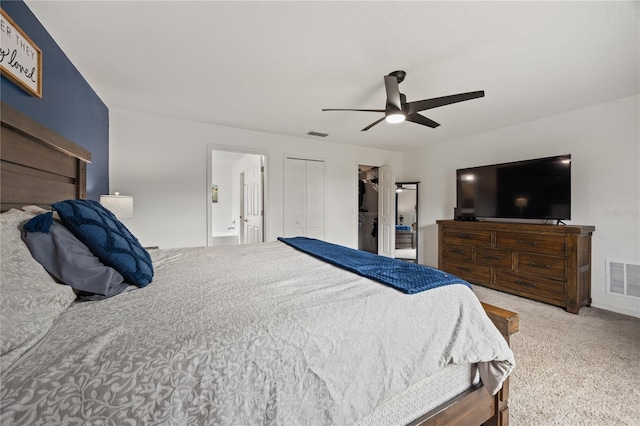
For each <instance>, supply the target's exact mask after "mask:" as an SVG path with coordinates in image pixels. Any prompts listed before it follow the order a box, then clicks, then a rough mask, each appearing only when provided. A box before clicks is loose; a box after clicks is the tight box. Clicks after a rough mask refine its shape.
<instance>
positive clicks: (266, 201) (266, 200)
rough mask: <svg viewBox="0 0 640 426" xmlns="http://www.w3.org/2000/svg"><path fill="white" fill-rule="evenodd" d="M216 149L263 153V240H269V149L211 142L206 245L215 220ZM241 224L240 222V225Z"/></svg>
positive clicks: (207, 154)
mask: <svg viewBox="0 0 640 426" xmlns="http://www.w3.org/2000/svg"><path fill="white" fill-rule="evenodd" d="M214 151H223V152H235V153H238V154H250V155H261V156H262V158H263V167H264V170H263V172H262V235H263V241H266V240H267V235H270V234H269V229H268V226H269V225H268V224H269V221H268V220H267V212H268V211H269V185H268V181H269V179H268V176H269V173H268V171H269V153H268V152H267V151H263V150H259V149H252V148H244V147H238V146H232V145H218V144H212V143H209V144H207V146H206V167H207V170H206V179H207V180H206V182H205V191H204V194H205V198H204V200H205V202H206V224H207V226H206V228H207V235H206V240H205V241H206V245H207V246H210V245H211V232H212V231H213V220H212V217H211V212H212V209H211V180H212V167H213V164H212V163H213V157H212V155H213V152H214ZM239 225H240V224H238V226H239Z"/></svg>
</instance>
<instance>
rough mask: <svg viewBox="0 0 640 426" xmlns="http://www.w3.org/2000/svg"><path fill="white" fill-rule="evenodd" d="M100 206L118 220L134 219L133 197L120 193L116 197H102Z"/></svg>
mask: <svg viewBox="0 0 640 426" xmlns="http://www.w3.org/2000/svg"><path fill="white" fill-rule="evenodd" d="M100 204H102V205H103V206H104V207H105V208H106V209H107V210H109V211H111V213H113V214H114V215H115V216H116V217H117V218H118V219H123V218H126V217H133V197H130V196H128V195H120V193H119V192H116V193H115V194H114V195H101V196H100Z"/></svg>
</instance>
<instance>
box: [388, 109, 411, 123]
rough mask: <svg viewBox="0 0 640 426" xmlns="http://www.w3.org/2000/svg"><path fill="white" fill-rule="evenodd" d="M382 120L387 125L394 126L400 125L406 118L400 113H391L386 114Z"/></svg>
mask: <svg viewBox="0 0 640 426" xmlns="http://www.w3.org/2000/svg"><path fill="white" fill-rule="evenodd" d="M384 118H385V120H387V123H392V124H396V123H402V122H403V121H404V120H405V118H406V117H405V115H404V113H402V112H391V113H388V114H386V115H385V117H384Z"/></svg>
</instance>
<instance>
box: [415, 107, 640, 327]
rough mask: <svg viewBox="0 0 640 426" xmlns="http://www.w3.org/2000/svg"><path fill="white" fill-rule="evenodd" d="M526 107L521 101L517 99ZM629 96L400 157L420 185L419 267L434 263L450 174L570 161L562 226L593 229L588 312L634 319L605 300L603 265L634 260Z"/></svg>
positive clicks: (637, 197)
mask: <svg viewBox="0 0 640 426" xmlns="http://www.w3.org/2000/svg"><path fill="white" fill-rule="evenodd" d="M525 101H526V100H525ZM639 102H640V100H639V98H638V96H637V95H636V96H632V97H628V98H624V99H619V100H616V101H613V102H608V103H604V104H599V105H594V106H592V107H589V108H585V109H580V110H576V111H572V112H569V113H565V114H560V115H556V116H552V117H548V118H545V119H541V120H536V121H532V122H529V123H524V124H520V125H517V126H513V127H509V128H505V129H501V130H497V131H493V132H488V133H484V134H480V135H476V136H472V137H468V138H464V139H460V140H457V141H453V142H448V143H443V144H439V145H435V146H432V147H428V148H423V149H419V150H415V151H410V152H406V153H405V159H404V166H405V179H406V180H416V181H420V182H421V183H420V192H421V193H420V209H419V214H420V219H419V222H420V228H421V229H420V232H421V234H420V238H421V239H420V241H421V242H422V243H421V244H422V247H421V250H420V253H421V256H420V257H421V259H420V261H421V263H425V264H428V265H431V266H437V264H438V251H437V239H438V233H437V227H436V224H435V221H436V220H437V219H452V218H453V208H454V207H455V205H456V188H455V182H456V174H455V171H456V169H458V168H462V167H470V166H479V165H484V164H493V163H500V162H507V161H515V160H524V159H530V158H538V157H547V156H552V155H559V154H571V155H572V170H571V173H572V176H571V178H572V181H571V191H572V212H571V217H572V220H571V221H567V222H566V223H567V224H568V225H570V224H580V225H594V226H595V227H596V230H595V232H594V234H593V241H592V242H593V252H592V275H591V277H592V288H591V294H592V298H593V306H595V307H600V308H604V309H609V310H613V311H617V312H621V313H625V314H629V315H634V316H639V317H640V300H637V299H635V300H634V299H628V298H623V297H620V296H615V295H608V294H606V293H605V259H606V258H614V259H623V260H631V261H635V262H638V261H639V260H640V220H639V212H640V174H639V172H638V169H639V166H640V149H639V145H640V129H639V121H640V111H639V107H638V105H639Z"/></svg>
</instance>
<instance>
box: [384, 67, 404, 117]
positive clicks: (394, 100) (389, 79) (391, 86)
mask: <svg viewBox="0 0 640 426" xmlns="http://www.w3.org/2000/svg"><path fill="white" fill-rule="evenodd" d="M384 87H385V89H386V91H387V108H390V109H393V110H395V111H401V110H402V103H401V102H400V88H399V87H398V78H397V77H396V76H393V75H385V76H384Z"/></svg>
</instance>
